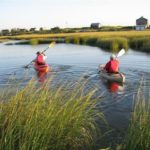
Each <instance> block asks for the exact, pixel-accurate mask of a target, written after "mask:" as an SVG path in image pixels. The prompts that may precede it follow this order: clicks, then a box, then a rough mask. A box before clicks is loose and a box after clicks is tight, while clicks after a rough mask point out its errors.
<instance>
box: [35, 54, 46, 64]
mask: <svg viewBox="0 0 150 150" xmlns="http://www.w3.org/2000/svg"><path fill="white" fill-rule="evenodd" d="M44 57H45V56H44V55H43V54H42V53H39V52H37V58H36V63H37V64H38V65H45V64H46V62H45V58H44Z"/></svg>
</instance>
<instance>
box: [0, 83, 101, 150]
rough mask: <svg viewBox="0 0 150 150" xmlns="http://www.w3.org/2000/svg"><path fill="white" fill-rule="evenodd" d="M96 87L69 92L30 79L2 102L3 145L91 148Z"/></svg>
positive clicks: (36, 148) (6, 147)
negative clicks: (35, 83)
mask: <svg viewBox="0 0 150 150" xmlns="http://www.w3.org/2000/svg"><path fill="white" fill-rule="evenodd" d="M94 92H95V91H91V92H89V93H87V94H85V93H84V92H83V87H76V88H74V89H73V90H72V92H69V93H68V92H66V91H65V88H64V87H61V88H59V89H57V90H54V89H53V90H52V89H51V88H48V85H42V86H41V87H37V86H35V85H34V84H33V82H30V83H29V84H28V85H27V86H26V87H24V88H23V89H20V90H19V91H17V92H16V93H15V94H14V95H12V96H8V97H7V101H5V100H3V102H1V103H0V149H3V150H9V149H15V150H20V149H21V150H39V149H41V150H49V149H51V150H68V149H69V150H84V149H86V150H88V149H93V146H94V143H95V141H96V137H97V133H98V130H97V123H96V120H97V119H98V118H99V119H100V120H101V119H102V120H103V114H102V113H99V112H97V111H96V100H95V99H93V98H92V96H93V94H94Z"/></svg>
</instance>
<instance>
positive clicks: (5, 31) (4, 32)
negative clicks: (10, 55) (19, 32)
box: [1, 29, 10, 36]
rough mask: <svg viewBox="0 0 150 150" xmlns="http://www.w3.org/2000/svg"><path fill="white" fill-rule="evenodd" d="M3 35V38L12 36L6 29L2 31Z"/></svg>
mask: <svg viewBox="0 0 150 150" xmlns="http://www.w3.org/2000/svg"><path fill="white" fill-rule="evenodd" d="M1 35H3V36H6V35H10V32H9V30H8V29H5V30H2V31H1Z"/></svg>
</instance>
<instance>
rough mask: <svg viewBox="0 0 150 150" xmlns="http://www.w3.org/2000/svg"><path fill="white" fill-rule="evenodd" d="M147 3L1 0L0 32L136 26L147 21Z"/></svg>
mask: <svg viewBox="0 0 150 150" xmlns="http://www.w3.org/2000/svg"><path fill="white" fill-rule="evenodd" d="M149 7H150V0H0V29H11V28H27V29H29V28H31V27H36V28H40V27H44V28H47V29H49V28H52V27H56V26H58V27H61V28H66V27H89V26H90V24H91V23H94V22H99V23H101V24H102V25H121V26H130V25H135V20H136V19H137V18H139V17H141V16H143V17H145V18H147V19H150V10H149Z"/></svg>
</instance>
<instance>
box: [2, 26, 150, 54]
mask: <svg viewBox="0 0 150 150" xmlns="http://www.w3.org/2000/svg"><path fill="white" fill-rule="evenodd" d="M118 28H120V27H118ZM55 29H57V28H55ZM5 39H9V40H27V41H20V42H19V43H18V44H33V43H34V42H33V41H36V40H37V41H38V44H46V43H49V42H51V41H56V42H58V43H64V42H66V43H73V44H82V45H92V46H98V47H100V48H103V49H104V50H108V51H112V50H113V51H118V50H120V48H125V49H126V50H127V49H128V48H129V47H130V48H132V49H135V50H139V51H145V52H150V42H149V41H150V30H146V31H113V32H112V31H110V32H108V31H107V32H102V31H101V32H78V33H57V34H26V35H16V36H0V40H5Z"/></svg>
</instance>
